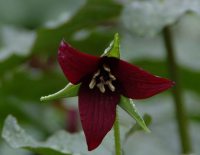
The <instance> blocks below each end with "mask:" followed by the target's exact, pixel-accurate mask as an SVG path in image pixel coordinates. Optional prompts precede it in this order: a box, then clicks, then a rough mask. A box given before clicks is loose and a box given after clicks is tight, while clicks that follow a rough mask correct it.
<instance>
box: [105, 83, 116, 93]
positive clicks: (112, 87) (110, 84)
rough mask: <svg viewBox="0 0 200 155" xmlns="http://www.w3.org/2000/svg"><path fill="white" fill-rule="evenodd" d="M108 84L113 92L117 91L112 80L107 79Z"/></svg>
mask: <svg viewBox="0 0 200 155" xmlns="http://www.w3.org/2000/svg"><path fill="white" fill-rule="evenodd" d="M106 84H107V85H108V88H109V89H110V90H111V91H112V92H114V91H115V87H114V86H113V84H112V81H106Z"/></svg>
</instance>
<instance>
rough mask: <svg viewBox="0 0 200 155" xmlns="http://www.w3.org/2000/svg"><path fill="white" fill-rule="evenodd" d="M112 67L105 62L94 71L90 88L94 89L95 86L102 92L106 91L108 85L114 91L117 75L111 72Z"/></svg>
mask: <svg viewBox="0 0 200 155" xmlns="http://www.w3.org/2000/svg"><path fill="white" fill-rule="evenodd" d="M110 71H111V70H110V67H108V66H107V65H105V64H103V67H102V68H100V69H98V71H97V72H96V73H94V75H93V77H92V80H91V82H90V84H89V88H90V89H93V88H94V87H95V86H96V87H97V88H99V90H100V92H102V93H105V91H106V89H105V87H106V86H107V87H108V88H109V89H110V90H111V91H112V92H114V91H115V86H114V85H113V84H112V82H113V81H115V80H116V78H115V76H114V75H112V74H111V72H110Z"/></svg>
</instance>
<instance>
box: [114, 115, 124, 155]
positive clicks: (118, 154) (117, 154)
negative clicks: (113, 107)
mask: <svg viewBox="0 0 200 155" xmlns="http://www.w3.org/2000/svg"><path fill="white" fill-rule="evenodd" d="M114 138H115V155H121V154H122V152H121V143H120V130H119V119H118V113H117V111H116V120H115V123H114Z"/></svg>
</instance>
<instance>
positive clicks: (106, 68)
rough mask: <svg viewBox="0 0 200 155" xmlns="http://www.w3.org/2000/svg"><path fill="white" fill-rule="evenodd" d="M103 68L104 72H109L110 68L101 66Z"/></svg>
mask: <svg viewBox="0 0 200 155" xmlns="http://www.w3.org/2000/svg"><path fill="white" fill-rule="evenodd" d="M103 68H104V69H105V71H107V72H110V68H109V67H108V66H106V65H105V64H104V65H103Z"/></svg>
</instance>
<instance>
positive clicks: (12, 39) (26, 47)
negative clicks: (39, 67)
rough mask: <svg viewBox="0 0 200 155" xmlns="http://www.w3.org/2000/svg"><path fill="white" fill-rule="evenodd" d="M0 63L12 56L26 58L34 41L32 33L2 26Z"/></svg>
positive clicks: (34, 35)
mask: <svg viewBox="0 0 200 155" xmlns="http://www.w3.org/2000/svg"><path fill="white" fill-rule="evenodd" d="M0 31H1V35H0V40H1V44H2V45H1V46H0V62H2V61H4V60H5V59H7V58H9V57H10V56H12V55H19V56H24V57H25V56H28V55H29V54H30V50H31V48H32V45H33V43H34V41H35V38H36V34H35V32H34V31H30V30H26V29H23V28H16V27H11V26H10V27H9V26H4V27H2V28H1V29H0Z"/></svg>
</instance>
